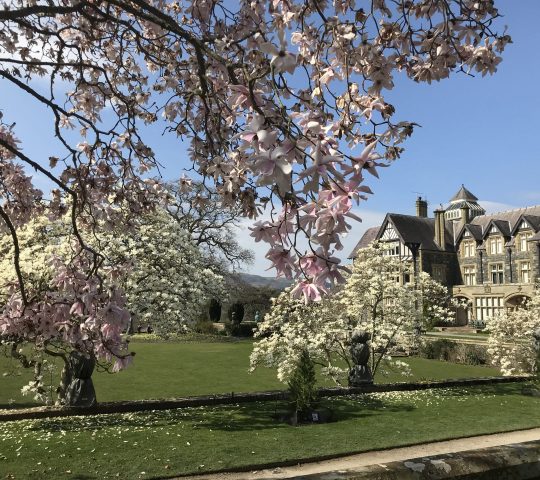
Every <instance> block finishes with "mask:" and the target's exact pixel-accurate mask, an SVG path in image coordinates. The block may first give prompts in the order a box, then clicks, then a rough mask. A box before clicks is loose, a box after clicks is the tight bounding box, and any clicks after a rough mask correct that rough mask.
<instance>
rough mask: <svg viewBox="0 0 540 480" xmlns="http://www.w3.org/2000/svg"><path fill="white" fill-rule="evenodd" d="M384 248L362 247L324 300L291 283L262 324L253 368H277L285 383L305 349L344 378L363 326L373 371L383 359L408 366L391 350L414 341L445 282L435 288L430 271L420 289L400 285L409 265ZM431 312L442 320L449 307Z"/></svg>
mask: <svg viewBox="0 0 540 480" xmlns="http://www.w3.org/2000/svg"><path fill="white" fill-rule="evenodd" d="M385 253H386V250H385V248H384V247H383V246H382V245H380V244H375V245H372V246H370V247H368V248H365V249H362V250H360V251H359V253H358V257H357V258H356V259H355V262H354V266H353V270H352V273H351V274H350V275H349V276H348V277H347V280H346V283H345V284H344V286H343V287H342V288H339V289H336V290H335V291H334V292H332V293H331V294H329V295H327V296H325V297H323V298H322V299H321V300H320V301H319V302H309V303H307V304H306V303H305V302H304V301H303V300H301V299H297V298H295V297H294V295H293V294H292V290H291V289H288V290H285V291H284V292H283V293H282V294H281V295H280V296H279V297H277V299H275V300H274V301H273V306H272V309H271V311H270V312H269V313H268V314H267V315H266V316H265V319H264V322H262V324H260V325H259V330H258V331H257V333H256V337H257V338H259V339H260V340H259V341H258V342H257V343H256V344H255V346H254V350H253V353H252V355H251V365H252V368H255V367H256V366H257V365H265V366H272V367H276V368H277V375H278V378H279V380H281V381H283V382H285V381H287V380H288V379H289V378H290V376H291V375H292V372H293V371H294V368H295V365H297V364H298V362H299V361H300V356H301V355H302V354H303V352H304V351H306V352H307V353H308V354H309V356H310V358H311V359H312V361H313V362H315V363H316V364H319V365H321V367H322V372H323V374H326V375H329V376H330V377H331V378H333V379H334V381H336V382H338V383H341V382H342V381H343V379H344V378H345V377H346V375H347V373H348V371H349V369H350V368H351V367H352V365H353V363H352V359H351V353H350V350H349V349H350V339H351V335H352V334H353V332H354V331H355V330H364V331H367V332H368V333H369V334H370V338H371V339H370V341H369V345H370V349H371V357H370V367H371V371H372V372H373V374H375V372H376V371H377V370H378V369H379V367H380V366H381V365H386V366H393V367H397V368H402V369H403V370H404V371H405V372H406V370H407V365H406V364H405V363H404V362H400V361H398V360H395V359H392V357H391V354H392V352H393V351H394V350H395V349H396V348H397V347H402V348H405V349H408V348H409V346H411V343H412V342H413V341H414V337H415V336H416V335H417V334H418V333H419V330H420V328H419V327H420V326H421V325H422V323H421V322H422V312H421V310H420V308H421V305H429V304H430V302H434V301H435V300H433V299H432V298H430V297H429V296H428V294H429V292H432V291H435V292H437V293H441V292H444V287H440V286H439V287H435V286H434V281H433V280H432V279H431V278H429V276H426V275H420V276H419V279H418V285H417V288H415V285H414V283H409V284H402V283H400V282H399V281H397V276H398V275H399V274H400V273H402V274H409V275H411V276H412V272H411V271H410V266H408V265H407V264H404V263H403V262H400V261H399V260H398V259H396V258H393V257H391V256H388V255H385ZM424 287H425V288H424ZM426 308H428V307H426ZM429 311H430V315H437V317H438V318H441V319H443V318H448V317H449V316H450V313H449V311H448V309H447V308H446V307H445V306H439V305H433V306H432V307H429Z"/></svg>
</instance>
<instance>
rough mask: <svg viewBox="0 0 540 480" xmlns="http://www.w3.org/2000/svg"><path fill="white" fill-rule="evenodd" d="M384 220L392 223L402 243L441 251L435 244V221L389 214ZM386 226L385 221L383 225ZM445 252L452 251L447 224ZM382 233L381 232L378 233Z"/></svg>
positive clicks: (446, 223) (451, 240)
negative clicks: (417, 244)
mask: <svg viewBox="0 0 540 480" xmlns="http://www.w3.org/2000/svg"><path fill="white" fill-rule="evenodd" d="M386 218H387V219H388V220H390V221H391V222H392V224H393V225H394V227H395V229H396V231H397V233H398V234H399V236H400V237H401V239H402V240H403V242H404V243H409V242H410V243H419V244H420V248H421V249H424V250H441V249H440V248H439V246H438V245H437V244H436V243H435V219H434V218H424V217H416V216H414V215H401V214H398V213H389V214H388V215H387V216H386ZM384 224H386V220H385V222H384V223H383V225H384ZM445 225H446V228H445V241H446V248H445V249H446V250H448V249H450V250H451V249H452V245H453V234H452V232H451V231H450V230H449V227H450V224H449V222H445ZM380 233H382V232H380Z"/></svg>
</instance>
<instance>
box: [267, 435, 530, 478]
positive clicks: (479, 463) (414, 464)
mask: <svg viewBox="0 0 540 480" xmlns="http://www.w3.org/2000/svg"><path fill="white" fill-rule="evenodd" d="M292 478H297V479H298V480H300V479H302V480H368V479H369V480H424V479H430V480H443V479H461V480H533V479H538V478H540V440H536V441H532V442H525V443H516V444H511V445H502V446H499V447H489V448H482V449H478V450H467V451H465V452H457V453H447V454H444V455H435V456H429V457H422V458H414V459H410V460H403V461H398V462H389V463H385V464H380V465H370V466H366V467H358V468H354V469H349V470H346V471H335V472H326V473H317V474H311V475H302V476H301V477H292ZM261 480H269V479H261Z"/></svg>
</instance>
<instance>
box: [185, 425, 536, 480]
mask: <svg viewBox="0 0 540 480" xmlns="http://www.w3.org/2000/svg"><path fill="white" fill-rule="evenodd" d="M532 440H540V428H533V429H530V430H520V431H515V432H507V433H498V434H494V435H480V436H477V437H469V438H460V439H456V440H447V441H443V442H433V443H424V444H422V445H415V446H412V447H401V448H393V449H390V450H378V451H374V452H367V453H360V454H357V455H349V456H346V457H340V458H335V459H333V460H325V461H322V462H314V463H305V464H298V465H295V466H292V467H280V468H273V469H268V470H259V471H253V472H245V473H242V472H236V473H216V474H207V475H195V476H188V477H177V479H176V480H187V479H189V480H263V479H264V480H272V479H287V478H294V477H295V476H298V475H310V474H313V473H325V472H332V471H343V470H348V469H351V468H356V467H362V466H367V465H374V464H380V463H387V462H394V461H400V460H408V459H411V458H418V457H425V456H433V455H441V454H445V453H454V452H461V451H464V450H476V449H479V448H487V447H495V446H499V445H508V444H510V443H521V442H528V441H532Z"/></svg>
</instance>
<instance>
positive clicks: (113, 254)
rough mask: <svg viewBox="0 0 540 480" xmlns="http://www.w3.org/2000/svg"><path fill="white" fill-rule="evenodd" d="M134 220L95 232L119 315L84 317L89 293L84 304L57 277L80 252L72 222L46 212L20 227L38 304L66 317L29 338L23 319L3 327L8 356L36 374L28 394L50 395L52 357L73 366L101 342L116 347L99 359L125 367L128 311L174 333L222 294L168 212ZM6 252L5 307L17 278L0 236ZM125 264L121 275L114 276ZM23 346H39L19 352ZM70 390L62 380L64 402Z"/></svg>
mask: <svg viewBox="0 0 540 480" xmlns="http://www.w3.org/2000/svg"><path fill="white" fill-rule="evenodd" d="M136 223H137V225H135V227H136V228H133V229H132V230H131V231H130V233H129V234H125V232H122V234H120V232H117V231H116V230H115V229H113V230H112V231H110V232H107V234H104V235H102V236H101V237H100V238H99V239H98V237H97V236H96V235H95V234H94V235H93V236H92V237H93V238H92V243H93V246H94V247H95V248H99V250H100V251H101V252H102V254H103V258H104V260H103V262H104V263H103V265H102V266H101V270H102V271H103V272H110V275H108V277H104V278H103V282H104V283H105V284H106V285H104V286H103V288H104V290H110V291H114V292H118V293H117V294H118V295H119V296H121V298H122V299H123V300H122V302H124V301H125V304H124V303H122V304H121V306H122V307H125V308H122V309H121V310H119V312H116V311H114V310H111V311H110V312H107V311H105V312H102V311H97V310H96V311H94V312H92V313H93V314H92V315H90V316H87V315H86V314H85V311H86V310H85V309H86V308H87V306H86V305H85V304H84V303H83V302H84V299H85V297H84V294H85V293H89V294H90V293H91V292H83V296H82V301H78V298H77V294H76V291H74V289H73V287H72V286H71V284H70V283H67V284H59V283H58V282H57V275H58V274H57V269H58V268H62V266H64V265H66V264H68V263H69V261H70V259H71V258H72V257H73V256H74V255H76V254H77V249H76V247H74V245H73V244H74V238H73V232H72V231H70V223H69V219H65V218H61V219H59V220H58V221H56V222H53V223H51V222H50V221H49V219H48V218H47V217H45V216H40V217H36V218H34V219H33V220H31V221H30V222H28V223H26V224H25V225H24V227H21V228H20V229H19V231H18V239H19V247H20V249H21V254H20V256H19V266H20V273H21V275H22V277H23V279H24V281H25V285H26V286H27V291H28V294H29V295H31V296H32V298H35V299H36V300H35V301H36V302H37V301H41V302H49V303H51V304H54V305H55V308H58V309H60V310H61V312H62V314H63V319H60V320H59V319H58V317H57V316H54V315H51V316H49V317H46V318H37V319H36V320H35V321H36V323H35V325H34V328H33V329H32V330H31V331H32V332H33V336H31V337H30V336H28V333H27V332H28V331H29V330H28V329H24V328H21V326H20V325H19V324H18V323H17V322H13V323H11V324H9V325H8V324H4V325H3V328H4V330H3V335H2V337H1V338H0V343H2V344H4V345H6V346H8V347H9V350H10V354H11V355H12V356H14V357H15V358H17V359H19V360H20V361H21V363H22V364H23V365H24V366H26V367H33V368H34V373H35V378H34V380H33V381H32V382H31V383H30V385H29V386H27V387H25V391H29V392H33V393H35V394H36V396H37V397H38V398H40V399H44V398H45V397H46V396H47V395H48V394H49V389H47V388H46V386H45V377H44V375H43V372H44V369H45V368H46V367H50V364H51V361H50V360H47V356H56V357H61V358H62V359H63V360H64V362H65V365H66V368H67V367H68V358H69V353H70V351H71V350H73V349H75V350H78V351H81V352H84V353H86V354H88V355H90V356H94V355H95V353H96V351H95V349H96V344H98V345H102V346H103V347H104V348H105V349H109V348H110V349H111V351H110V352H109V351H108V350H105V352H103V354H102V355H100V356H99V358H100V359H101V366H102V367H105V368H109V367H110V366H111V365H110V364H111V363H112V371H117V370H118V369H120V368H122V367H124V366H125V365H126V364H127V363H129V362H130V360H131V359H132V355H133V354H130V353H128V351H127V343H126V342H125V341H124V340H123V338H122V333H124V332H125V331H126V329H127V326H128V322H129V320H130V317H129V315H127V314H126V311H129V312H130V313H131V316H132V318H133V319H135V320H136V321H137V322H138V323H145V324H151V325H152V327H153V328H154V330H156V331H157V332H158V333H161V334H168V333H172V332H175V331H178V329H179V328H180V327H181V326H182V325H186V324H189V323H191V322H194V321H195V320H196V316H197V313H198V312H199V311H200V309H201V307H202V305H204V304H205V303H206V302H207V301H208V298H210V297H213V296H221V297H223V295H224V293H223V284H222V277H220V276H219V275H217V274H215V273H214V272H213V271H212V270H210V269H208V268H206V267H205V266H204V264H205V262H204V258H203V256H202V255H201V253H200V252H199V251H198V249H197V248H196V247H195V246H194V245H193V244H192V243H191V241H190V235H189V233H188V232H186V231H184V230H182V229H181V228H180V227H179V226H178V224H177V223H176V222H175V221H174V220H172V219H171V218H170V216H169V215H168V214H167V213H166V212H164V211H161V212H156V213H154V214H151V215H145V216H141V217H139V218H138V219H137V221H136ZM75 244H76V241H75ZM0 252H1V253H2V260H1V262H0V303H1V304H4V303H5V302H9V301H10V298H11V295H12V294H11V292H10V288H12V287H11V285H12V284H13V282H14V281H15V280H16V277H17V272H16V271H15V269H14V266H13V262H12V261H11V258H12V255H13V245H12V243H11V239H10V237H9V236H8V235H4V236H2V237H0ZM119 266H120V267H121V268H122V275H121V276H120V277H118V276H117V273H115V272H117V269H118V267H119ZM114 284H116V287H113V285H114ZM49 297H50V298H49ZM124 299H125V300H124ZM46 313H47V312H44V315H45V314H46ZM53 313H54V312H53ZM114 315H117V316H116V317H115V316H114ZM38 320H39V321H38ZM96 324H97V326H98V327H99V328H96ZM25 343H31V344H33V345H34V347H35V348H34V349H29V348H24V349H21V347H22V346H24V344H25ZM120 348H121V349H120ZM112 349H116V350H112ZM69 378H70V376H69V374H66V375H63V377H62V381H63V382H64V383H65V382H67V381H69ZM65 391H66V385H65V384H63V385H61V387H60V389H59V393H60V400H62V394H63V393H65Z"/></svg>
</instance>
